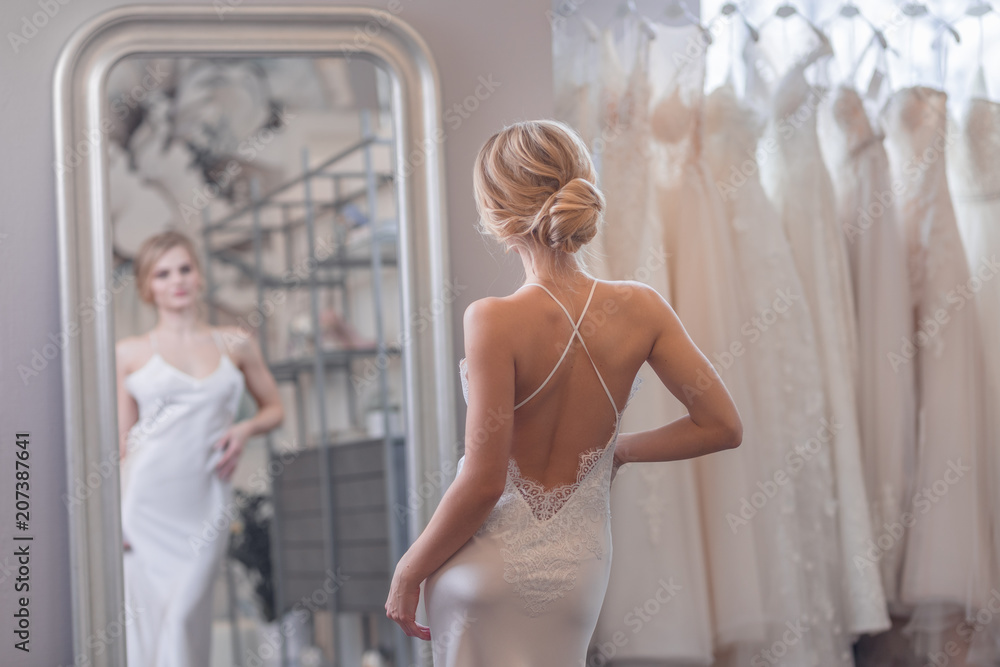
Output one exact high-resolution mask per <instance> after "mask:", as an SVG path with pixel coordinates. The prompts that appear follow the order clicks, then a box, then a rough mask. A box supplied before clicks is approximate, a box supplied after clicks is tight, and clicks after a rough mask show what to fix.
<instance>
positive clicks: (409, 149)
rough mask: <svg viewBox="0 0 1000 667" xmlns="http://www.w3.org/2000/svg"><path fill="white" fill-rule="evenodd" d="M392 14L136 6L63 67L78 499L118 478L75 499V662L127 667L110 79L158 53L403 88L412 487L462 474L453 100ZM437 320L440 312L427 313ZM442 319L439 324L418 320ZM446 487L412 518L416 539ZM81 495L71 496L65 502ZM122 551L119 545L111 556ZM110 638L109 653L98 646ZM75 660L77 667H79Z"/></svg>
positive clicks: (70, 45)
mask: <svg viewBox="0 0 1000 667" xmlns="http://www.w3.org/2000/svg"><path fill="white" fill-rule="evenodd" d="M394 6H396V7H400V8H401V5H400V4H399V2H398V0H390V2H389V9H390V11H385V10H379V9H373V8H360V7H323V6H280V7H265V6H254V7H250V6H242V5H241V4H240V0H217V2H215V3H214V5H197V6H195V5H167V4H163V5H131V6H124V7H119V8H117V9H114V10H111V11H109V12H106V13H104V14H101V15H100V16H98V17H96V18H94V19H93V20H91V21H90V22H88V23H86V24H85V25H83V26H81V27H80V28H79V29H78V30H77V31H76V32H75V33H74V34H73V35H72V37H71V38H70V39H69V41H68V42H67V44H66V45H65V47H64V48H63V50H62V53H61V54H60V56H59V60H58V63H57V65H56V69H55V78H54V120H55V148H56V155H55V163H54V167H55V170H56V183H57V199H58V216H59V267H60V278H59V288H60V317H61V326H62V335H61V338H62V339H63V340H64V346H65V349H64V350H63V356H62V372H63V385H64V389H63V395H64V419H65V437H66V443H65V445H66V467H67V480H68V491H69V493H70V494H71V493H72V492H73V489H75V488H76V487H77V484H78V483H79V482H80V481H82V480H86V479H87V475H88V474H89V472H91V471H93V470H99V469H101V467H100V466H101V462H102V461H113V462H115V464H116V465H113V466H105V468H110V472H109V473H108V475H107V476H106V478H105V479H103V481H102V482H101V483H99V484H98V485H96V488H89V487H88V493H87V494H83V496H84V497H82V498H81V499H79V502H68V501H67V503H66V504H67V505H68V514H69V530H70V558H71V572H70V574H71V579H72V617H73V646H74V658H75V660H77V661H79V662H81V664H87V665H91V666H93V667H124V665H125V650H124V639H123V634H124V633H123V632H119V633H118V634H117V636H116V637H115V633H111V632H109V630H108V629H109V628H113V627H115V626H116V624H117V625H118V627H119V629H120V628H121V624H122V623H123V622H124V620H125V616H124V614H125V609H124V593H123V577H122V561H121V558H120V550H119V549H120V545H121V543H122V536H121V517H120V506H119V503H120V498H119V495H120V493H119V470H118V466H117V462H118V426H117V405H116V401H115V398H114V397H115V395H116V376H115V355H114V350H115V335H114V326H113V309H112V308H111V307H109V306H110V304H111V303H112V299H113V298H114V292H115V290H114V286H113V285H111V284H110V282H111V277H112V252H111V247H112V246H111V241H112V230H111V223H110V217H109V210H110V209H109V184H108V180H107V178H106V173H107V172H106V169H105V166H106V163H107V159H106V153H107V137H106V136H105V134H106V131H102V128H103V127H104V120H105V118H106V116H107V106H108V105H107V104H106V100H105V99H104V96H105V84H106V82H107V78H108V73H109V72H110V70H111V69H112V68H113V67H114V66H115V65H116V64H117V63H118V62H119V61H120V60H121V59H122V58H125V57H127V56H132V55H136V54H142V55H148V56H198V55H205V56H218V55H232V56H251V55H255V56H261V55H273V56H287V57H293V56H302V57H306V56H335V55H341V56H345V55H349V56H350V57H359V58H366V59H370V60H372V61H374V62H375V63H376V64H377V65H379V66H381V67H383V68H384V69H385V70H386V71H387V72H388V73H389V78H390V79H391V88H392V111H393V114H392V115H393V125H394V130H393V131H394V134H395V137H396V139H397V141H396V148H395V156H394V157H395V163H396V175H397V179H398V180H397V195H396V197H397V210H398V211H399V241H398V242H399V270H400V272H401V280H402V285H401V292H402V298H401V301H402V304H401V305H402V318H403V319H402V322H403V327H404V330H403V331H402V336H401V341H400V342H401V344H402V347H403V352H404V354H403V360H404V361H403V369H404V378H405V379H404V381H405V387H406V401H405V410H404V420H405V428H406V432H407V434H408V436H409V437H408V439H407V452H406V454H407V470H406V477H407V480H406V481H407V487H408V488H409V489H415V488H418V487H420V488H423V487H422V485H421V484H420V482H421V481H423V480H426V479H431V478H437V477H439V475H437V474H434V471H441V470H451V471H453V470H454V458H455V447H454V443H455V442H456V433H455V431H456V428H455V423H454V415H453V410H454V400H453V398H454V396H455V393H454V392H455V385H454V382H455V378H454V375H455V373H454V372H453V371H454V370H455V369H453V368H452V362H451V360H452V341H451V317H450V310H449V304H450V303H451V301H452V300H453V298H454V297H453V295H450V294H449V292H448V291H447V289H446V287H447V285H446V283H447V282H448V277H449V262H448V249H447V226H446V219H445V212H444V182H443V173H444V172H443V164H442V142H441V139H442V137H443V130H442V127H441V90H440V80H439V75H438V71H437V67H436V64H435V63H434V60H433V58H432V56H431V54H430V51H429V50H428V48H427V44H426V43H425V42H424V41H423V39H422V38H421V37H420V35H418V34H417V33H416V32H415V31H414V30H413V29H412V28H411V27H410V26H408V25H407V24H406V23H404V22H402V21H400V20H399V19H398V18H397V17H396V16H395V15H394V14H393V13H392V11H391V10H392V8H393V7H394ZM425 309H428V310H425ZM427 312H433V313H435V316H434V317H432V318H423V317H421V314H422V313H427ZM442 492H443V488H435V490H434V491H433V492H432V493H433V495H434V496H435V497H434V498H424V499H423V501H424V502H421V503H416V506H415V507H413V508H411V509H412V510H413V511H412V512H410V516H411V517H413V519H414V520H413V521H411V522H410V540H412V539H414V537H415V536H416V535H417V534H419V532H420V530H422V529H423V527H424V526H425V525H426V523H427V521H428V519H429V518H430V514H431V510H432V509H433V507H434V506H435V505H436V502H437V500H439V499H440V495H441V494H442ZM67 497H68V495H67ZM113 546H115V547H118V548H112V547H113ZM102 633H103V636H104V637H107V636H109V635H110V636H112V637H115V641H112V642H111V643H110V644H102V643H100V642H95V641H92V639H93V638H94V637H97V636H102ZM74 664H76V663H74Z"/></svg>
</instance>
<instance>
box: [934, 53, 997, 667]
mask: <svg viewBox="0 0 1000 667" xmlns="http://www.w3.org/2000/svg"><path fill="white" fill-rule="evenodd" d="M977 78H979V79H980V84H979V91H981V93H982V94H985V92H986V91H985V76H984V73H983V72H982V68H981V67H980V70H979V74H978V77H977ZM948 150H949V151H950V152H949V153H948V156H947V160H946V162H947V164H948V167H949V172H948V183H949V186H950V188H951V193H952V198H953V199H954V204H955V213H956V216H957V218H958V227H959V232H960V233H961V236H962V241H963V246H964V248H965V254H966V258H967V259H968V264H969V269H970V271H971V276H970V284H969V290H968V291H969V293H972V294H975V301H976V306H977V310H978V314H979V328H980V332H981V341H982V344H983V353H984V355H985V360H984V369H983V370H984V382H985V387H984V401H985V402H984V405H985V406H987V407H986V420H987V421H986V430H985V442H986V447H987V457H988V458H987V464H986V474H987V476H986V479H985V481H984V485H985V488H986V489H987V493H988V495H987V497H986V502H987V507H989V508H990V517H989V520H990V526H991V528H992V531H993V542H992V545H991V556H992V558H993V563H992V581H993V582H994V583H997V582H1000V276H998V274H1000V102H995V101H993V100H990V99H986V98H985V97H973V98H972V99H971V100H970V101H969V106H968V108H967V109H966V112H965V117H964V119H963V122H962V126H961V130H960V136H959V137H958V140H957V141H956V142H955V143H954V144H953V145H952V146H951V147H950V148H949V149H948ZM995 604H996V603H994V605H995ZM991 621H992V622H991V623H990V625H989V632H982V631H981V632H980V633H978V634H979V635H982V637H981V639H982V644H981V645H979V646H977V647H976V648H977V649H978V651H979V652H980V653H981V654H982V655H984V656H1000V615H996V614H995V615H994V616H993V618H992V619H991ZM977 639H980V637H978V636H977ZM993 659H994V660H996V658H995V657H994V658H993ZM984 664H986V663H985V661H984Z"/></svg>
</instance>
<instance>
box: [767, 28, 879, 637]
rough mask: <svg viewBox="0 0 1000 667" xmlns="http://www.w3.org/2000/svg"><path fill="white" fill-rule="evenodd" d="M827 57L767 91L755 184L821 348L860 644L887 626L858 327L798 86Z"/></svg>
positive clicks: (816, 98)
mask: <svg viewBox="0 0 1000 667" xmlns="http://www.w3.org/2000/svg"><path fill="white" fill-rule="evenodd" d="M831 53H832V50H831V47H830V43H829V41H827V40H825V39H820V40H819V43H818V44H816V45H815V46H814V47H813V48H812V49H811V50H810V51H809V52H808V53H806V54H805V55H804V56H802V57H801V58H800V59H799V60H798V61H797V62H795V63H794V64H793V65H792V66H791V67H790V68H789V69H788V71H787V72H786V73H785V74H784V75H783V76H781V77H780V78H779V79H778V80H777V81H776V84H775V85H774V86H773V88H772V89H771V91H770V92H771V95H770V98H771V99H770V114H771V118H770V121H771V122H770V126H769V129H768V132H767V133H766V135H765V142H767V143H766V145H768V146H774V147H775V150H774V154H773V155H769V156H768V159H767V160H766V161H764V163H763V165H762V166H763V168H762V182H763V183H764V186H765V188H766V190H767V192H768V194H769V196H770V197H771V199H772V200H773V201H774V202H775V206H776V208H777V210H778V214H779V216H780V217H781V220H782V223H783V225H784V228H785V233H786V235H787V237H788V240H789V243H790V245H791V248H792V255H793V257H794V258H795V264H796V267H797V268H798V272H799V277H800V278H801V279H802V284H803V289H804V290H805V299H806V301H807V302H808V303H809V306H810V308H811V313H812V317H813V329H814V331H815V332H816V336H817V339H818V343H819V351H820V354H821V362H822V366H823V374H824V386H825V393H826V397H827V407H826V415H827V419H828V420H829V421H830V422H831V423H832V424H835V425H836V428H835V429H834V432H833V433H832V435H831V436H830V437H829V438H828V439H827V440H826V441H825V446H827V447H829V449H830V452H831V455H832V459H833V466H834V470H835V471H836V476H835V484H836V498H837V507H836V510H837V519H838V527H839V535H840V550H841V553H840V563H841V587H842V590H843V601H844V605H845V615H846V628H847V631H848V632H851V633H855V634H861V633H869V632H878V631H882V630H885V629H888V628H889V627H890V622H889V616H888V613H887V609H886V600H885V593H884V591H883V589H882V578H881V573H880V571H879V569H878V567H877V566H876V564H875V563H871V562H866V561H864V555H865V553H866V552H867V550H868V549H869V548H870V544H871V540H872V538H873V531H872V525H871V515H870V513H869V507H868V497H867V492H866V490H865V482H864V472H863V470H862V465H861V435H860V431H859V426H858V404H857V392H856V388H855V382H856V378H857V377H858V369H857V363H858V343H857V324H856V320H857V318H856V316H855V309H854V299H853V292H852V286H851V276H850V265H849V260H848V257H847V248H846V246H845V243H846V242H845V240H844V235H843V233H842V232H841V231H840V228H839V224H838V220H837V216H836V198H835V194H834V189H833V183H832V181H831V179H830V174H829V172H828V171H827V168H826V165H825V164H824V162H823V156H822V153H821V149H820V145H819V138H818V134H817V128H816V109H817V108H818V107H819V105H820V102H821V96H822V94H823V93H824V92H825V91H823V90H820V89H814V88H813V87H812V86H810V85H809V83H808V81H807V80H806V78H805V70H806V68H807V67H809V66H810V65H811V64H812V63H814V62H817V61H818V60H820V59H821V58H825V57H827V56H829V55H830V54H831ZM859 559H860V560H859ZM859 563H860V565H859Z"/></svg>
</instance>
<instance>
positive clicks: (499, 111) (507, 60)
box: [0, 0, 597, 667]
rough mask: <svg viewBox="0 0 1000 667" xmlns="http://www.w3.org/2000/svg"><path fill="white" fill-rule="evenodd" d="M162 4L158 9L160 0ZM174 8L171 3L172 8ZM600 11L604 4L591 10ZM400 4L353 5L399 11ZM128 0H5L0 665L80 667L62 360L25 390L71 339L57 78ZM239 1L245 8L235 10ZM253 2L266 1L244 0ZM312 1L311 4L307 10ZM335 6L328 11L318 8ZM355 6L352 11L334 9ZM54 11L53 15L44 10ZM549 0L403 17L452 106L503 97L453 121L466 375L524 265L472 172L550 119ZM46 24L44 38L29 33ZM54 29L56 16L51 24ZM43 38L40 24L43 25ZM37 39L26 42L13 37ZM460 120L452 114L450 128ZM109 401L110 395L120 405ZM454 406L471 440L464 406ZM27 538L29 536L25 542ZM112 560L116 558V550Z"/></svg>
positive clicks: (454, 256)
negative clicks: (74, 646) (492, 145)
mask: <svg viewBox="0 0 1000 667" xmlns="http://www.w3.org/2000/svg"><path fill="white" fill-rule="evenodd" d="M148 1H150V2H154V1H155V0H148ZM161 1H162V0H161ZM593 1H594V2H596V1H597V0H593ZM387 3H388V0H385V2H379V1H378V0H374V1H372V0H357V2H354V3H351V4H360V5H366V6H373V7H381V8H387V7H388V4H387ZM125 4H129V3H127V2H120V1H117V0H4V2H3V3H2V4H0V33H2V34H3V37H4V39H3V43H2V44H0V118H2V123H0V147H2V151H0V156H2V157H0V197H2V202H3V208H2V214H0V399H2V400H0V438H2V440H0V442H2V444H0V480H2V481H0V490H2V491H0V619H2V621H0V658H2V659H0V663H2V664H3V665H5V666H10V667H16V666H20V665H31V666H32V667H35V666H42V665H44V666H45V667H48V666H52V665H63V664H67V665H68V664H72V662H73V656H72V655H71V618H70V605H69V594H70V593H69V576H70V574H69V559H68V540H67V524H66V508H65V505H64V503H63V502H62V500H61V498H62V496H63V495H64V494H65V493H66V480H65V457H64V453H63V425H62V378H61V373H60V370H59V369H60V362H61V360H60V358H59V357H58V356H57V357H55V358H54V359H51V360H49V361H48V365H47V366H45V367H44V369H43V370H41V371H40V372H39V373H38V374H37V375H36V376H33V377H30V378H28V379H27V380H22V379H21V377H20V375H19V370H18V368H19V367H20V366H25V367H30V364H31V361H32V357H33V355H34V354H35V353H36V352H40V351H41V350H42V349H43V347H44V346H45V345H46V344H47V343H50V342H52V341H51V340H50V336H54V335H55V332H58V331H59V330H60V324H59V294H58V266H57V232H56V205H55V182H54V177H53V166H52V165H53V150H54V149H53V139H52V76H53V70H54V67H55V63H56V58H57V56H58V54H59V51H60V49H61V48H62V45H63V44H64V43H65V41H66V40H67V38H68V37H69V35H70V34H71V33H72V32H73V31H75V30H76V29H77V27H78V26H80V25H81V24H82V23H84V22H85V21H87V20H89V19H91V18H92V17H94V16H96V15H97V14H99V13H101V12H103V11H105V10H107V9H110V8H112V7H116V6H120V5H125ZM232 4H241V3H239V2H233V3H232ZM242 4H247V5H250V4H287V3H264V2H259V1H255V0H243V2H242ZM303 4H305V3H303ZM312 4H327V3H316V2H314V3H312ZM334 4H348V3H334ZM46 6H47V7H49V11H50V12H51V13H53V14H54V15H53V16H52V17H51V18H48V17H45V16H43V15H42V14H39V12H41V11H42V8H43V7H46ZM549 6H550V5H549V2H548V0H504V2H492V1H490V0H463V1H461V2H456V1H454V0H421V1H419V2H418V1H417V0H403V11H402V12H401V13H400V14H399V17H400V18H401V19H402V20H404V21H407V22H408V23H410V24H411V25H412V26H413V27H414V28H416V30H417V31H418V32H420V33H421V34H422V35H423V37H424V39H425V40H426V41H427V43H428V44H429V46H430V49H431V51H432V52H433V55H434V57H435V58H436V60H437V63H438V67H439V69H440V72H441V79H442V87H443V102H444V108H445V110H448V109H450V108H451V107H452V106H453V105H455V104H457V103H461V102H462V101H463V100H465V99H466V98H467V97H468V96H470V95H472V94H473V93H474V91H475V90H476V87H477V86H479V85H480V84H479V77H483V78H489V77H492V79H493V81H494V82H497V83H498V84H499V85H498V87H497V88H496V91H495V92H494V93H493V94H492V95H490V96H489V97H488V99H485V100H484V101H482V102H479V106H478V109H477V110H475V111H473V112H472V113H470V114H468V118H465V119H462V121H461V123H453V122H445V125H444V129H445V136H446V139H445V160H446V165H445V167H446V176H447V183H446V185H447V207H448V208H447V213H448V225H449V233H450V244H451V266H452V276H453V279H454V281H455V282H456V283H458V284H460V285H461V286H463V289H462V290H461V291H460V293H459V296H458V298H457V300H456V301H455V302H454V303H453V304H452V318H453V332H454V340H455V358H454V362H455V363H454V364H453V365H454V368H455V372H456V373H457V372H458V368H457V361H458V359H459V358H460V357H461V356H462V329H461V324H462V314H463V312H464V310H465V307H466V306H467V305H468V304H469V303H470V302H471V301H473V300H474V299H477V298H480V297H482V296H486V295H501V294H506V293H508V292H509V291H510V290H511V289H512V288H513V287H514V286H515V285H516V284H517V282H518V281H519V278H520V273H521V269H520V264H519V263H517V264H515V263H514V262H512V261H511V260H516V258H514V257H513V255H512V256H511V257H506V258H505V256H504V254H503V252H502V251H499V250H496V249H492V250H488V249H487V246H486V245H485V244H484V241H483V240H482V239H481V237H480V236H479V235H478V233H477V232H476V231H475V229H474V227H473V226H474V224H475V221H476V213H475V206H474V204H473V200H472V163H473V159H474V157H475V154H476V152H477V151H478V149H479V146H480V145H481V144H482V143H483V142H484V141H485V140H486V138H487V137H489V135H490V134H492V133H493V132H495V131H496V130H498V129H500V128H501V127H502V126H503V125H504V124H507V123H510V122H514V121H518V120H525V119H530V118H543V117H549V116H550V115H551V113H552V66H551V32H550V25H549V22H548V18H547V15H546V11H547V10H548V9H549ZM33 15H35V16H36V22H37V23H39V24H42V23H44V25H42V27H41V28H39V29H37V30H36V31H35V33H34V34H33V33H32V32H31V30H30V29H25V25H26V24H27V25H31V20H32V16H33ZM43 19H44V20H43ZM32 28H33V26H32ZM22 30H23V31H24V34H25V35H30V37H29V38H28V39H27V41H26V43H23V44H19V45H17V50H16V52H15V46H14V45H12V43H11V35H20V34H21V33H22ZM453 117H457V116H455V115H454V113H452V114H448V116H446V120H447V119H448V118H453ZM110 398H111V397H109V399H110ZM458 403H459V404H458V405H457V406H456V422H457V423H458V425H459V427H460V430H459V433H461V432H462V431H461V426H462V424H463V423H464V404H463V403H462V398H461V395H459V396H458ZM22 431H26V432H28V433H30V434H31V445H30V450H29V451H30V459H29V462H30V466H31V468H30V471H31V478H30V495H31V516H30V519H31V523H30V530H29V531H28V534H31V535H33V536H34V541H33V542H31V543H30V545H31V546H30V553H31V560H30V568H31V569H30V587H31V588H30V593H28V594H27V595H28V597H29V598H30V602H29V609H30V614H31V617H30V623H31V626H30V631H31V640H30V647H31V653H30V654H24V653H22V652H20V651H17V650H15V649H14V643H15V638H14V635H13V630H14V623H13V617H12V614H13V610H14V608H15V602H16V597H18V596H20V595H24V593H15V591H14V584H15V579H16V577H17V576H18V575H17V571H16V568H17V560H16V558H15V556H14V551H15V548H16V547H15V542H14V541H13V539H12V538H13V535H14V533H15V532H18V531H15V530H14V527H13V524H14V498H13V495H14V492H13V488H14V487H13V481H14V451H15V449H14V444H13V440H14V434H15V433H16V432H22ZM22 534H23V533H22ZM108 553H109V557H115V554H116V553H117V552H116V551H115V550H114V549H113V547H112V545H109V552H108Z"/></svg>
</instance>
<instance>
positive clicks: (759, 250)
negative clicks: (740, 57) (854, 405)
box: [705, 84, 853, 667]
mask: <svg viewBox="0 0 1000 667" xmlns="http://www.w3.org/2000/svg"><path fill="white" fill-rule="evenodd" d="M762 126H763V123H762V122H760V121H758V119H757V118H756V115H755V113H754V111H753V110H752V109H750V108H749V107H747V106H744V105H743V104H741V103H740V101H739V100H738V99H737V97H736V95H735V92H734V90H733V88H732V86H731V85H729V84H726V85H723V86H722V87H720V88H717V89H716V90H715V91H713V92H712V93H711V94H710V95H709V96H708V97H707V99H706V101H705V157H706V159H707V161H708V163H709V165H710V166H711V168H712V172H713V175H714V179H715V186H716V189H717V190H718V191H719V193H720V194H721V195H722V201H723V205H724V210H725V213H726V222H727V226H728V230H729V233H730V235H731V237H732V243H733V247H734V249H735V256H736V267H737V270H738V274H739V277H740V281H741V284H742V286H743V293H744V295H745V298H746V299H748V302H747V305H749V306H750V309H751V311H752V312H753V315H752V316H751V317H750V318H749V319H748V321H747V323H746V325H744V328H743V330H742V331H741V333H742V334H743V337H742V339H741V342H742V343H743V345H745V347H746V349H747V352H746V353H745V354H744V357H743V358H742V359H741V361H742V362H744V363H747V364H748V365H749V368H750V372H751V374H752V376H753V378H754V385H755V392H754V399H755V401H754V403H753V405H752V406H751V409H752V410H753V411H754V413H755V415H756V418H755V422H756V423H757V424H758V425H759V428H760V439H759V442H760V447H759V449H758V455H757V456H756V457H755V460H754V464H755V465H756V471H757V474H759V475H760V477H759V479H761V480H766V481H767V482H768V483H769V484H770V486H769V487H766V490H767V491H769V494H771V495H772V497H771V498H770V500H769V501H768V502H769V504H773V505H774V506H765V507H762V508H761V509H760V512H762V513H763V512H771V513H774V515H775V518H776V519H777V521H772V522H771V526H770V528H771V530H772V534H771V535H769V540H768V549H769V551H770V554H771V560H772V564H771V566H770V567H768V568H767V569H766V570H765V572H766V573H769V574H770V575H771V577H772V579H771V580H770V581H765V589H766V590H767V591H768V592H769V596H768V600H767V602H766V604H767V606H768V612H769V614H770V616H771V618H776V619H778V626H777V627H775V628H772V629H771V631H770V633H769V636H777V632H776V631H777V630H778V629H779V628H780V630H782V631H783V630H785V629H787V628H785V627H783V625H782V624H783V622H784V621H782V620H781V619H784V620H787V619H801V620H802V622H803V625H804V626H805V627H808V628H809V632H808V633H807V634H806V635H805V636H804V637H803V638H802V639H801V640H799V641H797V642H796V643H795V644H794V645H791V646H789V647H788V648H787V650H786V652H785V654H784V655H783V656H782V657H781V660H780V661H776V662H772V663H771V664H783V665H796V666H803V667H804V666H806V665H816V666H824V667H825V666H828V665H851V664H853V663H852V661H851V656H850V647H851V638H850V637H849V636H848V633H847V632H846V625H845V619H844V611H843V605H842V604H841V599H840V581H841V579H840V552H839V549H838V539H837V521H836V516H835V514H834V511H833V510H834V505H835V493H834V470H833V466H832V464H831V460H830V459H831V457H830V450H829V447H827V446H822V445H821V443H819V442H818V440H817V425H818V424H820V423H822V420H823V418H824V416H825V415H824V411H825V404H826V402H825V396H824V393H823V374H822V370H821V363H820V357H819V352H818V350H817V347H816V337H815V334H814V332H813V325H812V316H811V315H810V309H809V304H808V303H807V302H806V301H805V300H804V298H803V295H804V290H803V288H802V284H801V281H800V279H799V276H798V271H797V269H796V268H795V261H794V259H793V258H792V251H791V248H790V247H789V245H788V241H787V239H786V237H785V232H784V230H783V229H782V227H781V219H780V218H779V216H778V215H777V212H776V211H775V210H774V207H773V205H772V204H771V202H770V201H769V200H768V198H767V195H766V193H765V192H764V189H763V187H762V186H761V184H760V179H759V174H758V168H759V167H758V164H757V157H756V156H757V143H758V137H759V131H760V130H761V129H762ZM779 470H780V471H782V476H781V477H780V478H777V479H779V481H780V483H777V482H774V480H775V479H776V477H775V473H776V471H779ZM753 520H754V521H756V519H753ZM772 641H773V639H768V640H765V643H764V645H757V646H749V647H747V649H748V651H749V655H747V654H746V652H744V653H745V656H746V657H745V659H743V660H740V661H739V663H738V664H752V662H751V658H750V655H753V654H758V653H759V652H760V651H761V650H762V649H764V648H768V647H770V646H771V643H772Z"/></svg>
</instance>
